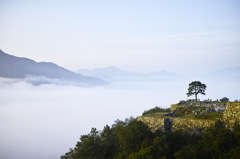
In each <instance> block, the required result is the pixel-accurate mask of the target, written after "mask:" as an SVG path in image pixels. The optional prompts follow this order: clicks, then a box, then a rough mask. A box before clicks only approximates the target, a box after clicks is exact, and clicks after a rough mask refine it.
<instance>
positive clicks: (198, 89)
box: [187, 81, 207, 101]
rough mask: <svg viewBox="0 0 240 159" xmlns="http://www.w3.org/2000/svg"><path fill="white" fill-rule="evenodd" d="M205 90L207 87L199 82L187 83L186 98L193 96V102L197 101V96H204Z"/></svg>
mask: <svg viewBox="0 0 240 159" xmlns="http://www.w3.org/2000/svg"><path fill="white" fill-rule="evenodd" d="M206 88H207V86H206V85H205V84H203V83H201V82H200V81H193V82H191V83H189V88H188V92H187V96H188V97H189V96H191V95H195V101H197V95H198V94H199V93H200V94H203V95H205V90H206Z"/></svg>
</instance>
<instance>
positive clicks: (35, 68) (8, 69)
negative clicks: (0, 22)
mask: <svg viewBox="0 0 240 159" xmlns="http://www.w3.org/2000/svg"><path fill="white" fill-rule="evenodd" d="M0 77H5V78H26V77H32V79H34V80H33V81H35V82H36V79H37V78H36V77H41V80H40V81H42V82H43V83H46V82H47V80H46V79H51V80H50V81H53V79H55V80H58V81H60V82H61V83H63V82H66V83H74V84H79V85H103V84H106V82H105V81H103V80H102V79H99V78H96V77H88V76H83V75H80V74H77V73H74V72H71V71H69V70H67V69H65V68H63V67H60V66H58V65H56V64H54V63H51V62H35V61H33V60H31V59H28V58H23V57H16V56H12V55H9V54H6V53H4V52H3V51H2V50H0ZM43 77H44V78H43ZM44 81H45V82H44ZM48 82H49V81H48ZM40 83H41V82H40Z"/></svg>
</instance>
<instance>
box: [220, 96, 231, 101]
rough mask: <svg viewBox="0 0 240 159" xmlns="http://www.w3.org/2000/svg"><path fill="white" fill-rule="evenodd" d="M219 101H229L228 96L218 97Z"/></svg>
mask: <svg viewBox="0 0 240 159" xmlns="http://www.w3.org/2000/svg"><path fill="white" fill-rule="evenodd" d="M220 101H221V102H228V101H229V98H227V97H223V98H222V99H220Z"/></svg>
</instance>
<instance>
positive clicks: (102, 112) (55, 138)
mask: <svg viewBox="0 0 240 159" xmlns="http://www.w3.org/2000/svg"><path fill="white" fill-rule="evenodd" d="M188 83H189V82H187V81H186V82H175V83H173V82H171V83H168V82H165V83H141V82H139V83H127V82H126V83H112V84H109V85H107V86H101V87H78V86H73V85H56V84H41V85H38V86H35V85H32V84H31V83H29V82H26V81H24V80H17V79H4V78H1V79H0V130H1V131H0V141H1V142H0V158H5V159H15V158H18V159H32V158H34V159H38V158H39V159H44V158H46V159H50V158H51V159H52V158H59V157H60V156H61V155H63V154H64V153H65V152H67V151H68V150H69V148H71V147H74V146H75V144H76V143H77V141H78V140H79V137H80V135H83V134H88V133H89V132H90V130H91V128H92V127H96V128H97V129H98V130H102V129H103V127H104V126H105V125H106V124H108V125H112V124H113V123H114V121H115V120H116V119H120V120H124V119H125V118H129V117H130V116H133V117H137V116H140V115H141V114H142V112H143V111H144V110H147V109H150V108H153V107H155V106H160V107H163V108H167V107H170V104H173V103H177V102H178V101H179V100H181V99H187V96H186V92H187V87H188ZM207 86H208V88H207V91H206V96H200V98H201V99H207V98H210V97H211V99H217V98H222V97H224V96H227V97H229V98H230V100H235V99H238V98H239V97H237V92H238V91H239V90H237V88H239V86H240V84H239V83H231V84H229V83H228V84H218V85H216V84H214V83H209V84H207Z"/></svg>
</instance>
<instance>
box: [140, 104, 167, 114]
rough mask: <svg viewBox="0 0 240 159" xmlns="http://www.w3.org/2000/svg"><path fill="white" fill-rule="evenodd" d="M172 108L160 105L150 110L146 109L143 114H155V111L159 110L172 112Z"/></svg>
mask: <svg viewBox="0 0 240 159" xmlns="http://www.w3.org/2000/svg"><path fill="white" fill-rule="evenodd" d="M170 111H171V109H170V108H160V107H157V106H156V107H155V108H152V109H149V110H145V111H144V112H143V113H142V115H147V114H153V113H157V112H166V113H168V112H170Z"/></svg>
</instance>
